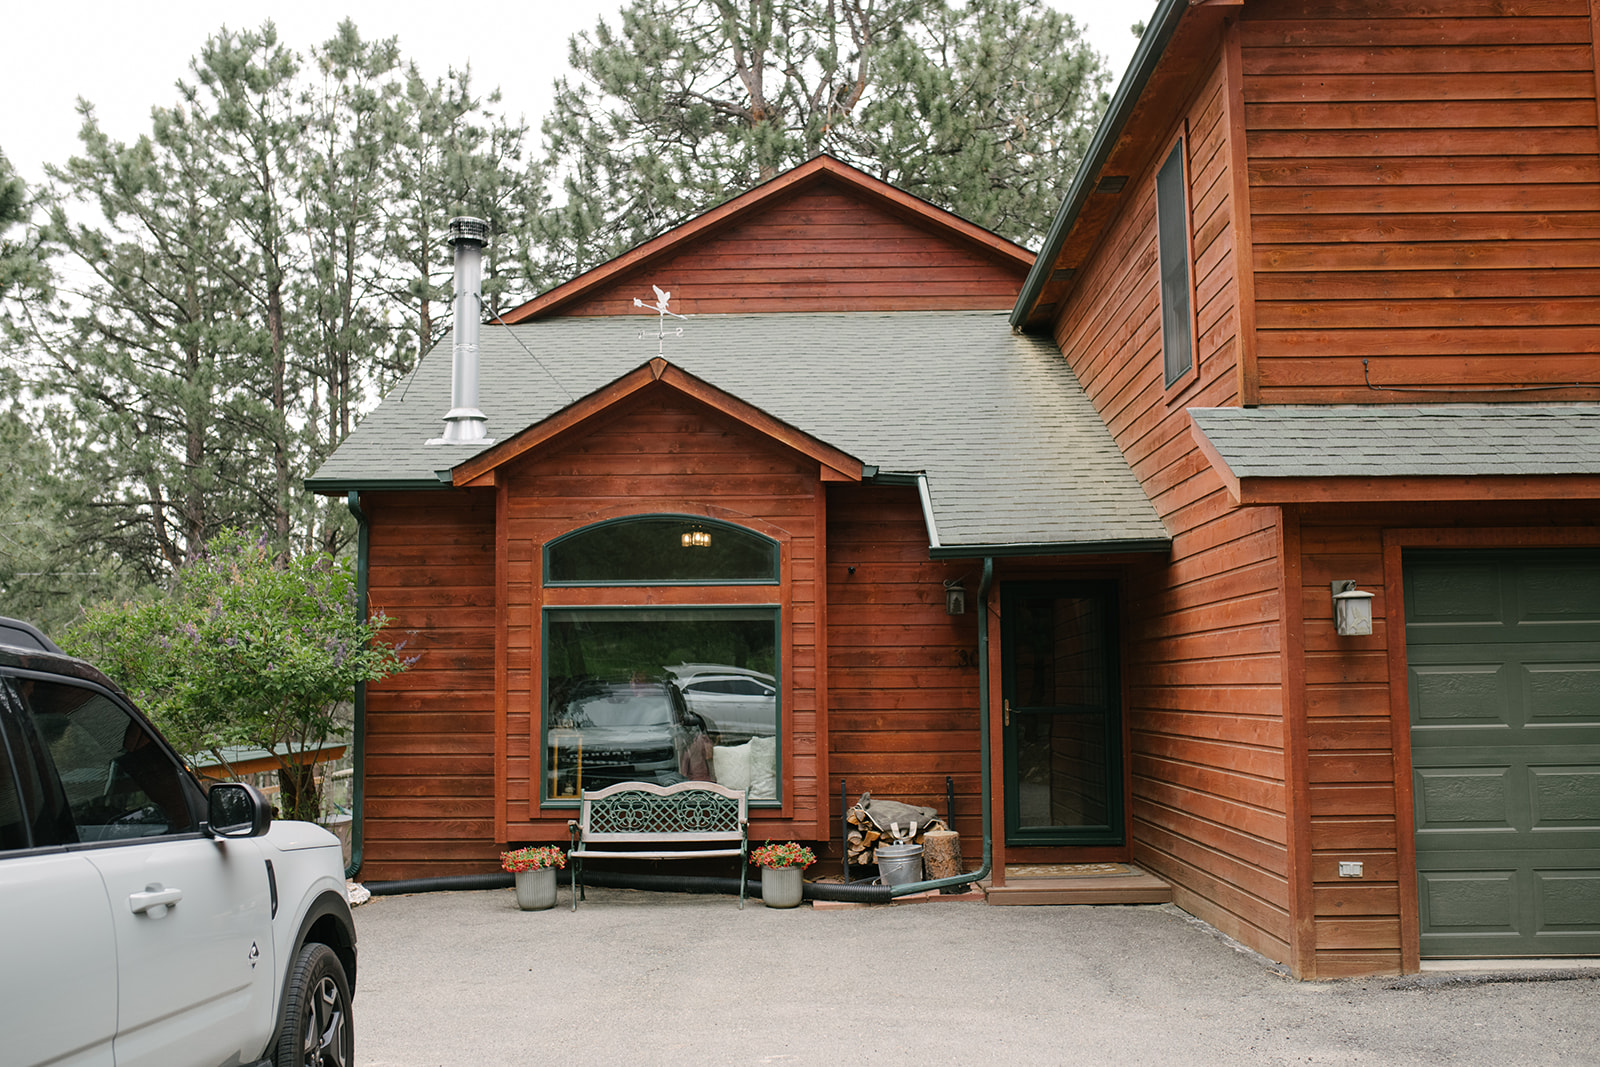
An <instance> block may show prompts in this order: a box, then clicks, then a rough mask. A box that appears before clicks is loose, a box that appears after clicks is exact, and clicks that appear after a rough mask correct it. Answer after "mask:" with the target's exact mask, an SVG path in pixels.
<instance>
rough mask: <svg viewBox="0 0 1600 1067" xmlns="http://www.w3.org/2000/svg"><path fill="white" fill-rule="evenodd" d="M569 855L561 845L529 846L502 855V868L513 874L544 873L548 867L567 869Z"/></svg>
mask: <svg viewBox="0 0 1600 1067" xmlns="http://www.w3.org/2000/svg"><path fill="white" fill-rule="evenodd" d="M566 865H567V853H566V851H565V850H564V849H562V848H561V846H559V845H529V846H527V847H526V848H514V849H512V850H511V851H510V852H502V853H500V866H501V868H502V869H503V870H507V871H510V872H511V873H512V874H521V873H522V872H523V871H542V870H544V869H545V868H546V867H556V868H560V867H565V866H566Z"/></svg>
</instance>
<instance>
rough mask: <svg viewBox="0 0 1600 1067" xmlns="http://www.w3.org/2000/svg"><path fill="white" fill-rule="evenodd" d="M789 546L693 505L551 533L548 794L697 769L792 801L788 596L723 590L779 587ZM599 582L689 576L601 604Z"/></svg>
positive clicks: (571, 796)
mask: <svg viewBox="0 0 1600 1067" xmlns="http://www.w3.org/2000/svg"><path fill="white" fill-rule="evenodd" d="M780 558H781V557H780V553H779V545H778V542H777V541H775V540H773V539H772V538H770V537H766V536H764V535H762V534H758V533H756V532H755V531H753V530H748V529H745V528H743V527H740V526H735V525H733V524H731V523H727V522H720V521H716V520H711V519H705V518H701V517H697V516H691V515H635V516H629V517H627V518H623V519H613V520H610V521H607V522H601V523H596V524H595V525H593V526H586V527H584V528H583V529H580V530H575V531H573V532H572V533H569V534H566V535H564V536H562V537H559V538H556V539H555V540H552V541H551V542H550V543H549V544H548V545H546V546H545V552H544V584H545V587H546V588H547V589H549V590H550V593H549V595H548V596H547V598H546V600H545V607H544V610H543V633H542V638H543V640H542V649H541V655H540V663H541V666H542V669H543V671H542V673H543V679H542V681H543V697H544V699H543V733H544V746H543V747H544V760H543V764H544V767H543V771H544V773H543V778H544V784H543V787H542V795H543V799H544V801H545V802H546V803H551V802H553V803H556V804H561V803H563V802H568V801H570V802H574V803H575V802H576V801H577V798H578V794H579V793H581V792H582V791H584V790H592V789H603V788H604V787H606V786H608V785H612V784H614V783H617V782H654V783H656V784H659V785H670V784H672V783H674V782H680V781H686V780H700V781H715V782H719V783H721V784H723V785H727V786H730V787H732V788H736V789H743V790H745V792H746V795H747V796H748V798H749V800H750V803H751V804H752V805H754V806H763V805H767V806H773V805H777V804H778V803H780V801H781V797H782V789H781V786H780V782H779V778H780V773H779V768H780V767H781V766H782V762H781V760H780V756H779V753H780V747H781V740H780V738H781V733H782V731H781V729H780V726H781V722H782V719H781V708H780V705H781V693H782V684H781V681H780V679H781V677H782V672H781V665H780V662H779V658H780V657H779V646H780V638H779V633H780V625H779V624H780V610H779V606H778V605H777V604H774V603H750V602H749V601H750V599H751V594H750V593H740V594H732V593H720V594H719V593H718V592H717V589H718V588H719V587H727V586H750V585H770V586H776V585H777V584H778V582H779V578H780V575H779V566H780ZM601 586H606V587H631V586H641V587H642V586H658V587H659V586H674V587H677V588H675V589H673V590H670V591H668V590H661V591H657V592H654V593H649V594H645V593H643V592H642V591H641V594H640V596H639V597H638V598H637V599H636V600H635V599H634V598H632V597H628V596H627V595H626V593H623V592H612V593H608V594H605V595H604V597H603V602H602V603H596V602H595V601H594V599H591V598H589V597H587V596H585V595H584V594H583V593H582V591H581V590H582V587H601ZM696 587H704V589H703V590H701V589H699V588H696ZM730 599H732V600H734V601H736V602H734V603H729V602H728V601H729V600H730ZM629 601H632V603H630V602H629Z"/></svg>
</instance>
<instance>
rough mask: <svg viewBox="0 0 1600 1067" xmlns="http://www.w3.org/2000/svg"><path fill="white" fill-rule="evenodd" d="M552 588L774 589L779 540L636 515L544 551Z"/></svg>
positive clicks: (686, 518)
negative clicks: (740, 586) (733, 586)
mask: <svg viewBox="0 0 1600 1067" xmlns="http://www.w3.org/2000/svg"><path fill="white" fill-rule="evenodd" d="M544 560H545V563H544V565H545V574H544V581H545V584H546V585H727V584H744V583H749V584H757V585H763V584H776V583H777V581H778V543H777V542H776V541H774V540H772V539H771V538H770V537H763V536H762V535H761V534H758V533H755V532H753V531H751V530H746V529H744V528H743V527H739V526H734V525H733V524H731V523H726V522H718V521H716V520H714V519H703V518H697V517H695V516H691V515H633V516H629V517H628V518H625V519H613V520H611V521H609V522H601V523H596V524H595V525H593V526H585V527H584V528H583V529H581V530H575V531H573V532H572V533H570V534H567V535H566V536H564V537H560V538H557V539H556V540H554V541H552V542H550V544H549V545H548V546H547V547H546V549H545V557H544Z"/></svg>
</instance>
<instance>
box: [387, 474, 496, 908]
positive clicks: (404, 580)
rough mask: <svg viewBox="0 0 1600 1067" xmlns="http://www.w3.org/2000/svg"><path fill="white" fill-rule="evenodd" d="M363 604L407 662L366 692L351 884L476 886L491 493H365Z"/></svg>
mask: <svg viewBox="0 0 1600 1067" xmlns="http://www.w3.org/2000/svg"><path fill="white" fill-rule="evenodd" d="M361 507H362V509H363V510H364V511H365V512H366V514H367V517H368V519H369V520H370V521H371V524H372V528H371V544H370V552H371V554H370V559H371V564H370V568H369V571H368V602H369V603H370V604H371V606H372V609H373V611H383V612H386V613H387V614H388V615H389V617H390V619H391V620H392V621H391V624H390V627H389V630H388V631H387V635H388V636H389V637H390V638H391V639H399V640H404V641H405V648H404V649H402V653H403V654H405V655H414V656H416V657H417V660H416V662H415V663H414V664H412V666H411V668H410V669H409V670H407V671H405V672H403V673H401V674H397V675H394V676H392V677H390V678H386V679H384V680H383V681H381V682H373V683H371V684H370V685H368V687H367V716H366V785H365V790H366V799H365V806H364V817H363V840H364V847H363V854H364V857H365V859H364V862H363V863H362V867H361V877H362V878H364V879H367V880H369V881H387V880H390V879H396V878H412V877H423V876H433V875H450V874H476V873H479V872H481V871H484V870H487V869H489V868H490V866H491V865H497V862H498V852H497V849H496V845H495V841H494V764H495V725H494V724H495V684H494V666H495V560H494V508H495V504H494V494H493V493H492V492H486V491H483V490H475V489H474V490H467V489H457V490H450V491H444V492H420V493H389V492H385V493H363V494H362V496H361Z"/></svg>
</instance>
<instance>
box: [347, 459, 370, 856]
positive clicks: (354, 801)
mask: <svg viewBox="0 0 1600 1067" xmlns="http://www.w3.org/2000/svg"><path fill="white" fill-rule="evenodd" d="M344 500H345V506H346V507H348V508H349V509H350V514H351V515H353V516H355V520H356V612H357V614H359V615H360V617H361V619H362V621H363V622H364V621H366V618H367V577H368V570H369V568H370V556H369V549H370V547H371V544H370V543H371V540H372V527H371V525H370V524H369V523H368V522H367V515H366V512H364V511H362V510H361V494H360V493H359V492H357V491H356V490H354V489H351V490H350V491H349V493H348V494H346V496H345V498H344ZM353 733H354V736H353V737H351V739H350V741H351V748H352V749H354V751H355V756H354V760H353V762H354V766H353V768H352V770H351V772H350V863H349V864H348V865H347V866H346V867H345V869H344V876H345V877H346V878H354V877H355V876H356V874H357V873H359V872H360V870H361V842H362V835H361V813H362V808H363V807H364V806H365V801H366V766H367V683H366V682H357V683H356V697H355V725H354V730H353Z"/></svg>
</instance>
